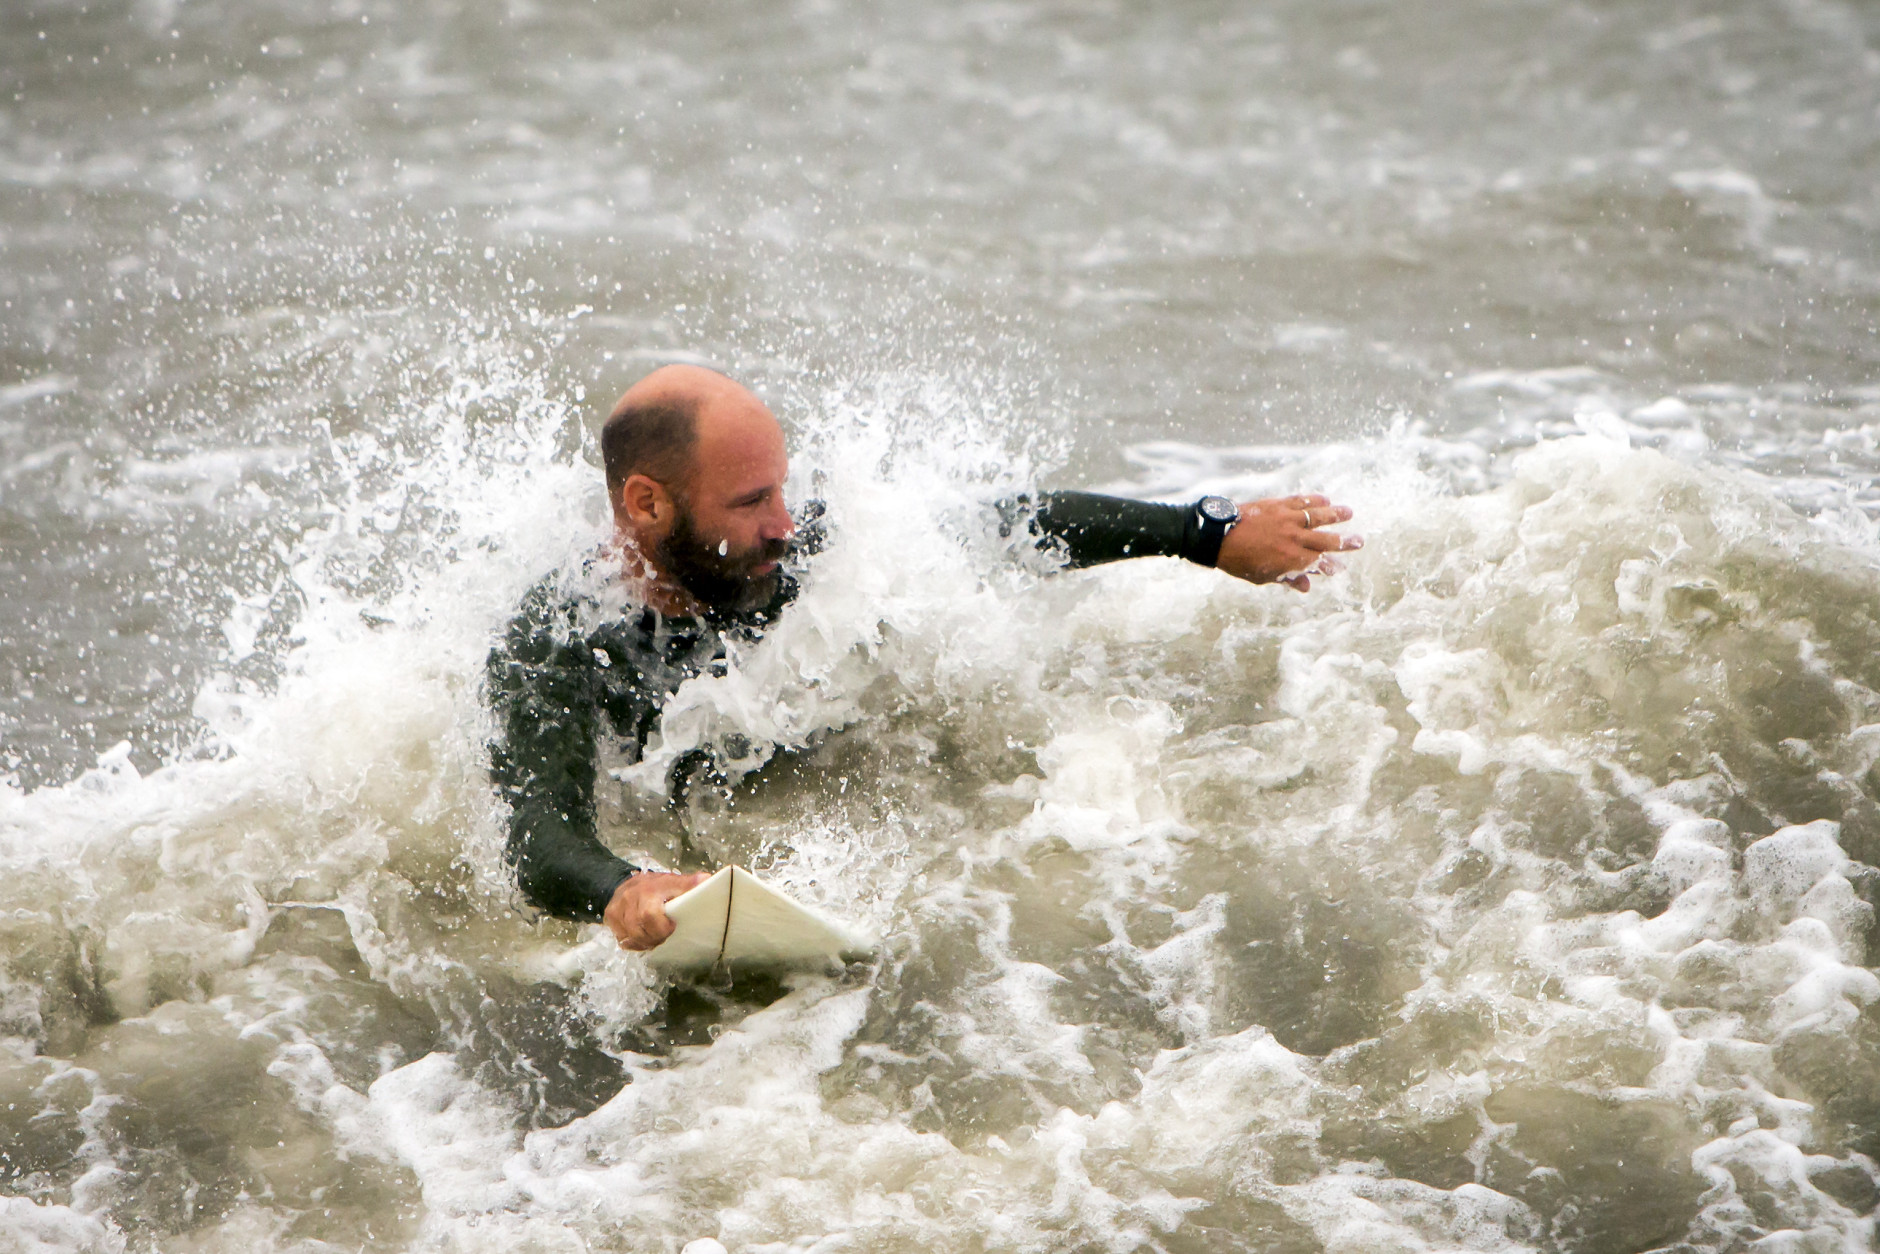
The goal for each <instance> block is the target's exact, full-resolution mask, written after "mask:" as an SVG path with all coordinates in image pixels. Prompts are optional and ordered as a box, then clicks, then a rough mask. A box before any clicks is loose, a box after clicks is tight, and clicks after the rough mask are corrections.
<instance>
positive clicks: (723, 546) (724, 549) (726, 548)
mask: <svg viewBox="0 0 1880 1254" xmlns="http://www.w3.org/2000/svg"><path fill="white" fill-rule="evenodd" d="M730 551H731V541H729V540H720V541H719V542H718V556H720V557H723V556H724V555H725V554H727V553H729V552H730Z"/></svg>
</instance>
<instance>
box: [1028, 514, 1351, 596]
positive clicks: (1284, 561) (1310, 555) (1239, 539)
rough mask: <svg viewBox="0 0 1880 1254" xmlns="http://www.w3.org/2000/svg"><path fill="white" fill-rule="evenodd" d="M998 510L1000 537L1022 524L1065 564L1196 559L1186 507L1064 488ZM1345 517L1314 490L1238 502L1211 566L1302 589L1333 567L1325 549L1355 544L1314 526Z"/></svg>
mask: <svg viewBox="0 0 1880 1254" xmlns="http://www.w3.org/2000/svg"><path fill="white" fill-rule="evenodd" d="M998 509H999V515H1000V519H1001V522H1002V526H1001V528H1000V530H1001V532H1002V533H1003V534H1007V535H1009V534H1012V533H1013V532H1014V531H1016V530H1020V529H1023V530H1024V531H1025V532H1026V533H1028V534H1029V535H1030V536H1031V537H1032V538H1033V540H1034V542H1035V543H1036V544H1037V545H1038V546H1039V547H1040V548H1055V549H1058V550H1059V551H1061V552H1062V553H1063V554H1064V556H1065V558H1066V563H1065V564H1066V565H1067V566H1069V567H1071V568H1073V569H1076V568H1080V567H1085V566H1097V565H1101V564H1103V563H1105V562H1115V561H1121V560H1123V559H1125V558H1131V557H1180V558H1186V559H1187V560H1189V561H1197V562H1199V561H1203V560H1204V559H1203V558H1202V557H1201V556H1199V555H1200V554H1201V553H1202V552H1204V551H1205V546H1204V545H1203V543H1202V537H1201V528H1200V519H1199V517H1198V515H1197V513H1196V510H1195V507H1194V505H1192V504H1186V505H1171V504H1166V503H1164V502H1159V501H1137V500H1132V499H1130V498H1128V497H1119V496H1102V495H1099V494H1097V493H1095V492H1068V491H1067V492H1044V493H1039V494H1038V495H1037V496H1036V497H1029V496H1021V497H1017V498H1014V499H1011V500H1006V501H1001V502H999V505H998ZM1350 517H1351V511H1350V510H1349V509H1346V508H1345V507H1344V506H1342V505H1333V504H1331V503H1330V502H1329V501H1327V500H1326V499H1325V498H1324V497H1322V496H1317V495H1308V496H1292V497H1280V498H1276V499H1273V500H1266V501H1247V502H1243V503H1242V504H1241V506H1240V521H1239V522H1238V523H1236V524H1235V526H1234V528H1233V530H1231V531H1229V532H1228V534H1227V538H1226V539H1225V540H1224V541H1223V542H1222V544H1221V548H1220V553H1219V556H1218V558H1217V559H1216V560H1215V561H1214V562H1213V563H1212V564H1213V565H1214V566H1215V567H1216V568H1218V569H1220V570H1223V571H1225V572H1227V573H1228V574H1230V575H1233V576H1235V577H1236V578H1240V579H1246V580H1248V581H1250V582H1253V583H1271V582H1275V581H1278V582H1282V583H1285V584H1287V585H1289V586H1291V587H1294V588H1297V589H1298V590H1299V591H1301V592H1303V591H1305V590H1306V588H1307V587H1308V586H1309V578H1310V576H1311V575H1314V574H1322V575H1329V574H1333V573H1335V572H1336V571H1337V570H1338V569H1339V565H1338V563H1337V561H1336V560H1335V559H1333V558H1331V557H1330V556H1329V554H1331V553H1335V552H1340V551H1343V550H1350V549H1358V548H1362V547H1363V545H1364V540H1363V538H1362V537H1360V536H1347V535H1340V534H1338V533H1337V532H1332V531H1322V530H1319V528H1321V527H1325V526H1329V525H1334V524H1337V523H1341V522H1345V521H1346V520H1348V519H1349V518H1350Z"/></svg>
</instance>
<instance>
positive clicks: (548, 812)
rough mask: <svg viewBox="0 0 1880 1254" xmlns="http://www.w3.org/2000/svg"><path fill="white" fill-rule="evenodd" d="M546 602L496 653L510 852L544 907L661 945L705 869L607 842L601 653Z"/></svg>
mask: <svg viewBox="0 0 1880 1254" xmlns="http://www.w3.org/2000/svg"><path fill="white" fill-rule="evenodd" d="M544 609H545V606H544V605H543V604H542V603H540V602H536V601H532V602H531V604H529V605H528V606H526V607H525V609H524V612H523V614H521V615H520V616H518V618H517V619H516V621H515V622H514V623H512V624H511V625H510V628H509V631H508V632H507V633H506V635H505V638H504V641H503V643H502V644H501V645H500V646H498V647H497V649H496V650H494V651H493V652H492V653H491V654H490V660H489V695H490V702H491V705H492V706H493V707H494V711H495V714H496V717H497V723H498V730H499V736H500V739H499V740H498V742H497V743H496V744H493V745H491V746H490V775H491V778H492V779H493V780H494V781H495V783H496V786H497V789H498V791H499V792H500V793H501V794H502V796H503V798H504V800H506V801H508V802H509V807H510V813H509V837H508V841H507V843H506V847H505V854H506V856H507V858H508V861H509V863H510V865H512V866H513V867H515V869H516V883H517V886H518V887H520V888H521V890H522V894H523V896H525V897H527V898H528V899H529V900H530V901H531V902H533V903H534V904H535V905H536V906H539V907H540V908H541V909H542V910H544V911H546V912H547V913H549V914H551V915H554V916H556V917H557V918H563V919H574V920H578V921H581V922H597V921H598V922H605V923H606V924H607V926H608V927H609V928H610V929H611V930H612V931H613V933H614V935H615V936H616V937H617V938H618V939H619V941H620V943H621V945H622V947H624V948H627V949H651V948H652V947H653V946H655V945H657V944H659V942H660V941H662V940H664V939H666V937H667V936H669V935H671V934H672V922H671V920H669V919H668V918H667V917H666V912H665V903H666V902H667V901H670V900H671V899H672V898H673V897H676V896H678V895H679V894H680V893H682V892H685V891H686V890H687V889H689V888H691V887H692V886H693V885H694V884H696V883H698V882H699V881H700V880H702V879H703V878H704V876H702V875H669V874H666V873H664V872H659V871H646V870H641V869H640V868H638V867H635V866H633V865H632V864H631V863H629V862H627V861H626V860H625V859H622V858H620V857H618V856H616V855H615V854H614V853H613V852H612V851H611V850H609V849H608V848H607V847H606V846H605V845H603V844H602V843H601V842H600V838H599V837H598V835H596V833H595V822H594V780H595V774H596V766H595V757H594V754H595V727H594V720H595V719H596V718H597V717H598V713H597V710H596V706H595V702H594V700H593V698H592V694H591V693H589V692H588V691H587V689H588V686H589V684H590V682H591V675H590V673H589V667H591V665H592V654H591V652H589V651H587V650H586V649H585V646H584V645H582V644H581V642H580V641H578V640H575V639H557V638H556V636H555V633H554V632H553V631H552V630H551V629H550V627H549V625H548V624H547V623H546V622H544V621H543V617H544ZM584 654H585V656H584Z"/></svg>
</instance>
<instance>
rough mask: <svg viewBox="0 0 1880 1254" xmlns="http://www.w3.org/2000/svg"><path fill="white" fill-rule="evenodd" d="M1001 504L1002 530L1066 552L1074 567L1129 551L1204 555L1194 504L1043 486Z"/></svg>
mask: <svg viewBox="0 0 1880 1254" xmlns="http://www.w3.org/2000/svg"><path fill="white" fill-rule="evenodd" d="M998 510H999V518H1000V527H999V534H1001V535H1006V536H1010V535H1026V536H1029V537H1030V538H1031V539H1032V542H1033V543H1034V544H1036V545H1037V546H1038V547H1039V548H1040V549H1044V550H1047V551H1050V550H1056V551H1058V552H1061V553H1062V554H1063V555H1064V556H1065V558H1066V562H1065V564H1066V565H1067V566H1070V567H1072V568H1077V567H1083V566H1099V565H1101V564H1103V563H1104V562H1116V561H1121V560H1123V559H1124V558H1129V557H1185V558H1188V559H1189V560H1190V561H1196V560H1199V559H1198V558H1197V557H1196V556H1195V554H1196V553H1197V551H1198V545H1199V541H1200V534H1199V533H1200V522H1199V519H1197V517H1196V515H1195V508H1194V506H1192V505H1168V504H1164V503H1162V502H1158V501H1136V500H1131V499H1129V498H1128V497H1121V496H1099V495H1098V494H1097V493H1095V492H1042V493H1039V494H1037V495H1036V496H1019V497H1013V498H1010V499H1008V500H1004V501H1000V502H999V503H998Z"/></svg>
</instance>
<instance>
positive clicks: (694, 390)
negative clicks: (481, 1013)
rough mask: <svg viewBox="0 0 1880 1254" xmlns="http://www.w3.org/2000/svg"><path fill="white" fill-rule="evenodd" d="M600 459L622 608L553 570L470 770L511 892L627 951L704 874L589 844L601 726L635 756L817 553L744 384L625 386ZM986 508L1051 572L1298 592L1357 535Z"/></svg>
mask: <svg viewBox="0 0 1880 1254" xmlns="http://www.w3.org/2000/svg"><path fill="white" fill-rule="evenodd" d="M601 459H602V462H603V464H604V468H605V473H606V477H607V495H608V499H609V500H610V501H611V502H612V505H613V514H614V542H613V546H612V549H611V550H610V553H609V554H608V555H607V557H606V558H604V559H597V561H604V562H607V563H609V564H610V565H609V566H607V567H606V568H604V569H603V570H602V571H601V574H602V575H603V576H604V578H603V579H602V581H601V586H602V587H604V588H608V589H611V590H612V592H613V593H614V594H615V595H620V594H622V593H624V595H625V600H624V601H623V602H619V603H616V604H614V605H613V606H612V607H611V608H610V607H609V606H608V605H606V604H603V602H604V600H605V599H606V598H604V597H603V596H601V595H600V594H599V593H597V591H596V585H595V584H594V583H593V582H592V581H590V582H589V583H588V585H587V586H586V587H585V588H583V587H579V586H570V581H568V580H564V579H557V578H553V577H551V578H550V579H548V580H545V581H544V582H542V583H541V584H538V585H537V586H536V587H535V588H534V589H533V590H531V591H530V593H529V594H528V596H527V597H525V598H524V600H523V603H522V606H521V608H520V610H519V612H518V613H517V615H516V616H515V618H514V619H513V620H512V621H511V622H510V624H509V626H508V628H507V630H506V631H505V632H504V635H503V638H502V640H501V641H500V642H499V643H498V644H497V646H496V648H495V649H494V650H492V652H491V654H490V659H489V671H488V684H489V695H490V701H491V705H492V707H493V709H494V713H495V715H496V721H497V740H496V742H495V743H494V744H492V745H491V746H490V773H491V776H492V778H493V779H494V781H495V783H496V785H497V788H498V791H499V792H500V793H501V795H502V796H503V798H504V799H505V800H506V801H507V802H508V803H509V807H510V817H509V835H508V841H507V845H506V854H507V857H508V859H509V861H510V863H511V864H512V865H513V866H514V867H515V870H516V878H517V883H518V885H519V886H520V888H521V889H522V892H523V894H524V896H526V897H527V898H528V899H529V900H530V901H532V902H533V903H534V904H535V905H536V906H538V907H539V908H541V909H542V910H544V911H546V912H547V913H549V914H551V915H555V916H558V917H561V918H568V919H577V920H587V921H594V920H599V921H602V922H604V923H606V925H607V926H608V928H609V929H611V930H612V932H613V934H614V935H615V936H616V937H617V938H618V939H619V941H620V944H621V945H622V947H624V948H627V949H637V950H645V949H651V948H652V947H654V946H655V945H657V944H659V942H660V941H662V940H664V939H665V938H666V937H667V936H668V935H670V934H671V932H672V923H671V921H670V920H669V919H668V918H667V917H666V912H665V903H666V902H667V901H670V900H671V899H672V898H674V897H676V896H678V895H679V894H680V893H683V892H685V891H687V890H688V889H690V888H692V887H693V886H694V885H696V884H699V883H701V882H703V881H704V880H705V879H706V878H707V877H706V875H705V874H704V873H700V874H696V875H678V874H670V873H667V872H662V871H654V870H645V869H641V868H639V867H635V866H633V865H631V864H630V863H628V862H626V861H625V860H623V859H621V858H619V857H618V856H616V855H615V854H614V853H613V852H612V851H610V850H609V849H608V848H607V847H606V846H605V845H603V844H602V843H601V842H600V839H599V838H598V836H597V835H596V831H595V811H594V786H595V781H596V778H597V776H598V771H599V768H598V764H597V753H598V750H599V746H600V744H601V741H602V737H603V735H607V736H611V737H613V738H615V739H617V740H618V741H619V742H621V743H622V747H623V748H624V749H625V751H626V752H627V754H628V756H629V758H630V759H633V760H637V758H638V756H639V753H640V751H641V749H642V748H643V746H644V745H645V744H646V741H647V739H648V737H649V736H651V734H652V733H653V730H654V728H655V727H656V726H657V725H658V721H659V716H660V710H661V708H662V707H663V705H664V704H665V702H666V700H667V698H669V697H670V696H671V695H672V694H673V693H674V692H675V691H676V690H677V689H678V687H679V685H680V684H682V683H683V682H684V681H685V680H686V679H688V678H691V677H692V676H694V675H698V674H704V673H710V672H712V671H713V670H714V669H717V670H719V671H722V668H723V666H724V659H725V643H726V641H727V640H739V639H751V638H754V637H755V636H757V635H759V634H761V633H762V631H763V630H764V628H765V627H766V626H767V625H768V624H770V623H771V622H773V621H774V620H775V619H776V617H777V615H778V614H779V613H781V612H782V610H783V609H784V607H785V606H786V605H788V604H789V602H790V601H791V599H792V598H793V597H794V596H795V593H796V582H795V580H794V578H793V577H792V576H791V574H790V571H789V567H790V566H791V564H792V563H793V562H794V560H795V559H796V558H798V557H801V556H807V555H809V554H811V553H813V552H814V550H815V548H816V547H817V542H818V537H819V536H820V525H819V523H818V522H817V521H816V517H817V516H818V515H819V514H820V507H819V506H816V505H815V503H812V506H811V508H810V509H806V510H805V511H804V514H803V516H801V517H793V516H792V515H791V513H790V511H789V509H788V508H787V506H786V503H785V501H784V479H785V476H786V472H787V469H788V458H787V456H786V452H785V448H784V438H783V429H782V427H781V426H779V425H778V423H777V420H776V418H775V417H774V416H773V415H772V414H771V412H770V410H769V409H768V408H766V407H765V405H764V403H763V402H762V401H761V400H759V399H758V398H757V396H756V395H755V394H753V393H752V392H750V391H749V390H748V389H746V388H744V387H743V386H742V385H740V384H738V383H736V382H734V381H732V380H731V379H729V378H726V377H725V376H724V375H721V374H718V373H716V372H714V371H711V370H706V369H703V368H701V367H698V366H682V365H675V366H665V367H662V368H660V369H658V370H655V371H654V372H653V373H652V374H650V375H648V376H646V377H645V378H644V379H642V380H640V381H639V382H638V383H636V384H634V385H633V387H632V388H630V389H629V390H628V391H627V393H626V394H625V395H624V396H622V397H621V398H620V400H619V402H618V403H617V404H616V405H615V406H614V409H613V412H612V413H611V414H610V415H609V416H608V419H607V422H606V424H605V425H604V426H603V427H602V429H601ZM997 509H998V512H999V516H1000V520H1001V531H1002V533H1003V534H1005V535H1008V536H1016V537H1018V538H1019V540H1020V541H1021V542H1023V543H1029V544H1031V545H1033V546H1035V547H1037V548H1039V549H1043V550H1046V551H1048V552H1051V553H1053V554H1055V555H1057V556H1058V557H1059V558H1060V559H1061V560H1062V562H1063V564H1064V565H1066V566H1071V567H1081V566H1094V565H1097V564H1100V563H1103V562H1111V561H1117V560H1120V559H1123V558H1130V557H1181V558H1186V559H1187V560H1189V561H1192V562H1198V563H1200V564H1201V565H1203V566H1213V567H1216V568H1218V569H1220V570H1222V571H1225V572H1226V573H1228V574H1230V575H1233V576H1235V577H1237V578H1240V579H1246V580H1249V581H1251V582H1254V583H1269V582H1281V583H1285V584H1287V585H1289V586H1291V587H1293V588H1296V589H1297V590H1299V591H1301V592H1304V591H1306V590H1307V588H1309V587H1310V586H1311V580H1312V577H1313V576H1314V575H1328V574H1332V573H1334V572H1336V571H1337V570H1338V568H1339V567H1338V563H1337V561H1336V559H1335V558H1333V557H1332V556H1331V554H1333V553H1335V552H1338V551H1341V550H1346V549H1356V548H1359V547H1360V546H1361V545H1362V544H1363V541H1362V540H1361V539H1360V538H1359V537H1357V536H1354V535H1341V534H1339V533H1337V532H1333V531H1327V530H1323V528H1325V527H1327V526H1331V525H1335V524H1338V523H1342V522H1344V521H1346V520H1347V519H1349V518H1350V517H1351V511H1350V510H1349V509H1346V508H1345V507H1344V506H1341V505H1333V504H1332V503H1331V502H1329V501H1327V500H1326V499H1325V498H1324V497H1323V496H1316V495H1308V496H1289V497H1282V498H1278V499H1274V500H1265V501H1246V502H1241V503H1238V504H1236V503H1235V502H1233V501H1230V500H1227V499H1226V498H1224V497H1215V496H1210V497H1203V498H1202V499H1201V500H1200V501H1197V502H1195V503H1194V504H1192V505H1168V504H1157V503H1151V502H1146V501H1135V500H1126V499H1122V498H1118V497H1106V496H1098V495H1095V494H1093V493H1088V492H1047V493H1041V494H1039V495H1037V496H1031V497H1019V498H1015V499H1013V500H1009V501H1003V502H1000V503H999V505H998V506H997ZM612 562H617V563H618V577H615V576H614V574H613V569H612V567H611V563H612ZM589 573H590V574H592V573H594V572H593V571H592V570H590V572H589ZM575 582H576V583H578V582H579V581H575ZM701 757H703V755H702V754H696V755H691V756H690V757H689V758H688V759H684V760H682V761H681V762H680V764H679V765H678V767H676V768H675V775H682V774H683V773H684V772H685V771H687V770H691V769H696V768H697V767H698V766H699V765H700V763H699V761H698V759H699V758H701ZM683 783H684V780H683V779H680V780H678V781H677V784H678V787H679V788H681V789H682V788H683Z"/></svg>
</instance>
